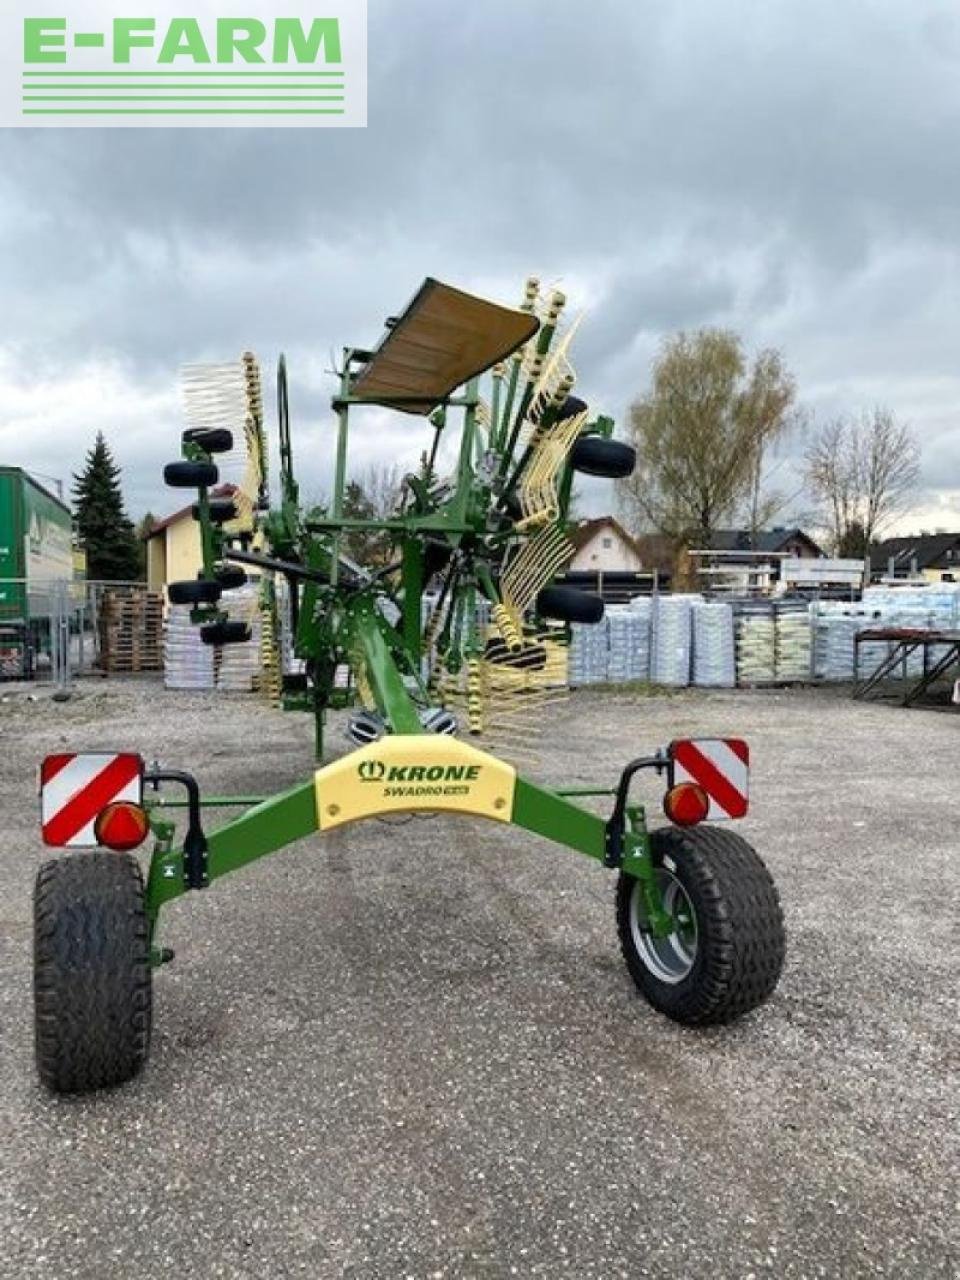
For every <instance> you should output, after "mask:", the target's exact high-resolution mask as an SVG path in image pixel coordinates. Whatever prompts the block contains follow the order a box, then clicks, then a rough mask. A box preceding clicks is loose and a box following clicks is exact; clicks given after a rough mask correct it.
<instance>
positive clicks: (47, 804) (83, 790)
mask: <svg viewBox="0 0 960 1280" xmlns="http://www.w3.org/2000/svg"><path fill="white" fill-rule="evenodd" d="M117 800H129V801H132V802H133V803H134V804H141V803H142V802H143V757H142V756H138V755H133V754H130V753H119V754H118V753H117V752H115V751H86V752H82V753H80V754H71V755H58V756H47V758H46V759H45V760H44V762H43V764H42V765H41V766H40V821H41V824H42V829H43V842H44V844H49V845H54V846H56V847H57V848H60V849H65V848H76V849H83V848H92V847H93V846H95V845H97V844H98V843H99V841H98V840H97V837H96V834H95V832H94V823H95V822H96V820H97V817H98V815H99V814H100V813H101V812H102V811H103V810H104V809H105V808H106V807H107V805H108V804H113V803H115V802H116V801H117Z"/></svg>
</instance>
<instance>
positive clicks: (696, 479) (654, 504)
mask: <svg viewBox="0 0 960 1280" xmlns="http://www.w3.org/2000/svg"><path fill="white" fill-rule="evenodd" d="M795 394H796V388H795V384H794V381H793V378H792V377H791V376H790V374H789V373H788V371H787V370H786V368H785V367H784V363H783V359H782V357H781V355H780V353H779V352H778V351H774V350H768V351H762V352H760V354H759V355H758V356H757V357H756V359H755V360H754V361H753V363H752V365H751V364H750V363H749V362H748V360H747V358H746V356H745V354H744V351H743V347H742V344H741V341H740V339H739V338H738V336H737V335H736V334H735V333H731V332H730V331H728V330H725V329H701V330H699V331H698V332H696V333H678V334H676V335H675V336H674V337H671V338H669V339H667V341H666V342H665V343H664V344H663V348H662V350H661V352H660V355H659V357H658V359H657V361H656V363H655V365H654V369H653V385H652V387H651V390H650V391H649V393H648V394H647V395H645V396H643V397H641V398H640V399H639V400H638V401H636V403H635V404H634V405H633V406H632V408H631V411H630V424H631V430H632V435H633V440H634V443H635V445H636V448H637V468H636V471H635V472H634V474H633V476H631V477H630V478H629V479H627V480H625V481H623V482H622V486H623V488H622V491H621V499H622V502H623V505H624V507H625V509H626V513H627V514H628V515H630V516H632V517H633V519H634V522H635V523H637V524H640V525H642V526H645V527H646V528H650V529H654V530H656V531H657V532H658V533H662V534H664V535H665V536H667V537H668V538H669V539H670V540H671V542H672V543H673V544H674V545H675V546H678V547H680V546H684V545H686V546H693V545H699V546H703V547H708V546H709V545H710V542H711V539H712V537H713V533H714V531H715V530H716V529H717V528H719V527H721V526H722V525H723V524H724V522H726V521H729V520H731V519H732V518H733V516H734V514H735V513H736V512H737V511H738V510H740V509H742V508H743V506H744V504H747V505H748V506H749V508H750V510H751V511H752V514H753V518H754V520H755V521H758V520H760V518H761V517H762V514H763V508H764V495H763V492H762V475H763V459H764V454H765V451H766V450H767V448H768V446H769V445H770V444H771V443H772V442H773V441H774V440H775V439H776V438H777V437H778V436H780V435H782V434H783V433H784V432H785V431H786V430H787V428H788V426H789V425H790V421H791V417H790V407H791V405H792V404H793V400H794V397H795Z"/></svg>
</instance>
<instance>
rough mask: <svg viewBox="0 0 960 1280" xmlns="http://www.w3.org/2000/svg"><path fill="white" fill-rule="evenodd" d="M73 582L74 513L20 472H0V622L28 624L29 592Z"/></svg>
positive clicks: (10, 469)
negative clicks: (64, 581) (72, 515)
mask: <svg viewBox="0 0 960 1280" xmlns="http://www.w3.org/2000/svg"><path fill="white" fill-rule="evenodd" d="M72 578H73V543H72V517H71V514H70V508H69V507H68V506H66V505H65V504H64V503H63V502H61V501H60V500H59V498H55V497H54V496H53V494H52V493H48V492H47V490H46V489H44V488H43V486H42V485H40V484H38V483H37V482H36V480H34V479H32V477H30V476H29V475H27V473H26V472H25V471H23V470H22V469H21V468H20V467H0V619H2V620H4V621H6V620H10V621H22V622H26V621H28V619H29V613H30V607H29V596H30V592H44V591H45V590H46V588H47V586H48V584H50V583H51V582H54V581H57V580H60V581H63V580H66V581H70V580H72Z"/></svg>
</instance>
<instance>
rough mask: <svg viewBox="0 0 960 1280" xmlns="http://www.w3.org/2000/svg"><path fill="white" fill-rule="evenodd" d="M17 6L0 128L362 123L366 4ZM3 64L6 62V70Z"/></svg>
mask: <svg viewBox="0 0 960 1280" xmlns="http://www.w3.org/2000/svg"><path fill="white" fill-rule="evenodd" d="M14 7H15V8H17V9H19V13H18V14H17V18H18V21H19V30H18V32H17V37H18V38H17V47H18V48H19V49H20V50H21V51H22V59H21V62H20V64H19V65H18V66H17V68H16V77H17V83H16V91H17V94H18V98H19V101H18V102H17V104H16V118H15V119H10V118H9V117H10V112H9V110H5V111H4V113H3V114H4V117H5V118H4V119H2V121H0V123H3V124H6V125H10V124H19V125H28V126H30V127H37V126H38V125H39V126H44V125H47V126H49V125H57V126H64V125H78V124H80V125H86V126H88V127H89V126H90V125H96V126H98V127H102V126H104V125H116V124H121V125H128V126H129V125H135V126H139V127H144V126H150V125H161V126H163V127H165V128H170V127H178V126H188V127H197V126H203V125H206V126H208V127H216V128H222V127H224V126H231V125H247V126H250V125H255V126H257V125H259V126H269V127H270V128H276V127H278V126H288V125H298V126H303V125H313V126H317V125H321V126H324V125H325V126H330V125H334V126H343V125H352V126H357V125H360V126H362V125H364V124H365V123H366V6H365V2H364V0H246V2H245V3H243V4H242V6H241V5H237V6H236V7H234V6H233V5H230V6H229V8H228V7H227V6H226V4H225V0H186V2H185V3H179V0H157V3H154V4H149V5H147V6H144V5H143V4H141V3H138V2H137V0H134V2H133V3H129V2H128V3H125V0H112V2H111V3H108V2H107V0H84V2H83V3H77V4H69V0H59V5H58V3H57V0H52V3H51V0H40V3H37V0H20V3H19V4H16V3H15V5H14ZM58 8H59V9H60V10H61V11H60V12H59V13H57V9H58ZM64 10H69V11H68V12H65V11H64ZM190 10H193V11H194V12H192V13H191V12H190ZM218 10H219V11H218ZM238 10H239V11H240V14H241V15H242V16H238ZM8 21H9V15H8ZM8 51H9V45H7V52H8ZM8 64H9V56H7V58H6V59H5V60H4V66H3V69H4V71H6V69H7V65H8ZM6 80H7V77H6V76H4V81H6ZM9 88H10V86H9V84H6V83H5V84H4V89H5V91H6V92H7V94H8V100H7V101H6V102H5V103H4V106H5V107H9V106H11V105H12V103H10V101H9Z"/></svg>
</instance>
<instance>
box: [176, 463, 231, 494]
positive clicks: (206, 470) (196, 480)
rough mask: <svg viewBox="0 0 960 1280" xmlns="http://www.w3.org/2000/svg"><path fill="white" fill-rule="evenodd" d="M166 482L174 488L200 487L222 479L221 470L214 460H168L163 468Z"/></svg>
mask: <svg viewBox="0 0 960 1280" xmlns="http://www.w3.org/2000/svg"><path fill="white" fill-rule="evenodd" d="M163 479H164V483H165V484H168V485H170V487H171V488H172V489H199V488H201V487H202V486H203V485H206V486H207V488H208V489H209V488H210V486H211V485H214V484H216V483H217V481H218V480H219V479H220V472H219V471H218V470H217V468H216V466H215V465H214V464H213V463H212V462H168V463H167V465H166V466H165V467H164V468H163Z"/></svg>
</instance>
